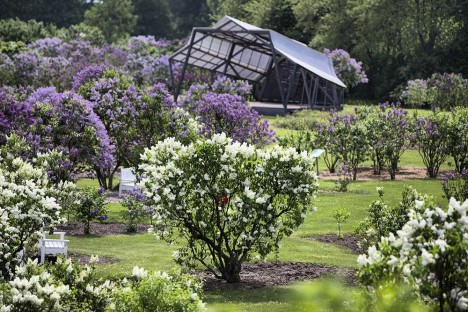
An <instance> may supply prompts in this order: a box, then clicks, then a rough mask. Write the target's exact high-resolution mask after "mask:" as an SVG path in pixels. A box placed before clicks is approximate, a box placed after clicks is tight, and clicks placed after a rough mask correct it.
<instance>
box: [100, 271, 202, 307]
mask: <svg viewBox="0 0 468 312" xmlns="http://www.w3.org/2000/svg"><path fill="white" fill-rule="evenodd" d="M132 280H133V281H131V282H128V281H127V282H123V283H122V285H121V286H120V287H119V288H118V289H117V290H116V291H114V293H113V294H112V296H113V297H112V299H113V302H112V303H111V305H110V306H109V311H117V312H119V311H121V312H127V311H135V312H144V311H187V312H196V311H205V304H204V303H203V302H202V301H201V299H200V296H201V292H202V284H201V282H200V281H198V280H197V279H195V278H193V277H191V276H190V275H187V274H182V273H180V272H174V273H172V274H167V273H166V272H154V273H148V272H147V271H145V270H144V269H143V268H138V267H134V268H133V272H132Z"/></svg>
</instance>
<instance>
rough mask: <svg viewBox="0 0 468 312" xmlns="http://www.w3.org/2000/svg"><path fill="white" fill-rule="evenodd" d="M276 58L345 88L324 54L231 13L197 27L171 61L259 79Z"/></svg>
mask: <svg viewBox="0 0 468 312" xmlns="http://www.w3.org/2000/svg"><path fill="white" fill-rule="evenodd" d="M277 57H284V58H286V59H289V60H290V61H291V62H293V63H295V64H297V65H299V66H301V67H303V68H304V69H306V70H308V71H310V72H312V73H314V74H316V75H318V76H320V77H322V78H323V79H325V80H327V81H329V82H332V83H334V84H336V85H337V86H340V87H343V88H346V85H345V84H344V83H343V82H342V81H341V80H340V79H339V78H338V77H337V76H336V74H335V70H334V68H333V63H332V60H331V59H330V58H329V57H328V56H326V55H325V54H323V53H320V52H318V51H316V50H313V49H311V48H309V47H307V46H306V45H305V44H303V43H301V42H298V41H296V40H293V39H290V38H288V37H286V36H284V35H281V34H279V33H277V32H275V31H273V30H269V29H262V28H259V27H256V26H253V25H250V24H248V23H245V22H242V21H239V20H237V19H235V18H232V17H230V16H224V17H223V18H222V19H221V20H220V21H218V22H217V23H216V24H215V25H214V26H212V27H195V28H194V29H193V30H192V35H191V37H190V40H189V42H188V43H187V45H185V46H184V47H182V48H181V49H179V50H178V51H176V52H175V53H174V54H173V55H171V56H170V61H171V62H174V61H175V62H182V63H185V65H192V66H196V67H200V68H204V69H207V70H210V71H214V72H219V73H222V74H225V75H228V76H233V77H238V78H240V79H245V80H249V81H254V82H256V81H259V80H261V79H262V78H263V77H265V76H267V75H268V73H269V72H270V71H271V70H272V67H273V64H274V62H275V59H276V58H277Z"/></svg>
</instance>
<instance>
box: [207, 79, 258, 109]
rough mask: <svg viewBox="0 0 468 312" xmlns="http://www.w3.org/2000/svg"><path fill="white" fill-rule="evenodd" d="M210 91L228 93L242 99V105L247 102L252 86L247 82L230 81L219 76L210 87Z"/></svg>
mask: <svg viewBox="0 0 468 312" xmlns="http://www.w3.org/2000/svg"><path fill="white" fill-rule="evenodd" d="M211 89H212V91H213V92H215V93H219V94H222V93H229V94H232V95H237V96H239V97H241V98H242V101H243V102H244V103H246V102H247V100H248V98H249V95H250V93H251V91H252V86H251V85H250V84H249V82H248V81H244V80H232V79H230V78H228V77H226V76H221V75H219V76H218V77H216V80H215V81H214V82H213V84H212V85H211Z"/></svg>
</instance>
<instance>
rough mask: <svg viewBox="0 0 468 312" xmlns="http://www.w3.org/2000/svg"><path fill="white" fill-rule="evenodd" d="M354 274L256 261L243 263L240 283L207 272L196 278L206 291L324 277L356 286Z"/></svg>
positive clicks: (293, 264)
mask: <svg viewBox="0 0 468 312" xmlns="http://www.w3.org/2000/svg"><path fill="white" fill-rule="evenodd" d="M356 272H357V270H355V269H344V268H336V267H331V266H325V265H320V264H313V263H291V262H259V263H251V264H244V265H243V266H242V271H241V273H240V276H241V282H240V283H236V284H228V283H227V282H226V281H224V280H220V279H217V278H215V277H214V276H213V274H212V273H210V272H208V271H199V272H197V275H198V276H199V277H201V278H202V279H203V280H204V289H205V290H206V291H210V290H229V289H252V288H261V287H268V286H278V285H286V284H290V283H293V282H296V281H305V280H312V279H317V278H323V277H327V276H329V277H331V276H335V277H337V276H338V277H339V278H341V279H344V280H345V281H346V282H347V283H348V284H350V285H357V279H356Z"/></svg>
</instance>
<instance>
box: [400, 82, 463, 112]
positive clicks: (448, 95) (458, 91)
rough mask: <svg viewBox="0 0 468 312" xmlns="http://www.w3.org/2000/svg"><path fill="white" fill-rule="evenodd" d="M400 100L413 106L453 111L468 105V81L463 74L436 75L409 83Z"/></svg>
mask: <svg viewBox="0 0 468 312" xmlns="http://www.w3.org/2000/svg"><path fill="white" fill-rule="evenodd" d="M400 98H401V99H402V100H403V101H405V103H407V104H409V105H411V106H424V105H428V106H430V107H431V108H432V109H435V108H439V109H443V110H452V109H454V108H455V107H466V106H467V105H468V79H465V78H464V77H463V76H462V75H461V74H455V73H443V74H439V73H434V74H433V75H432V76H431V77H430V78H428V79H415V80H410V81H408V82H407V85H406V87H405V89H404V90H403V91H402V93H401V95H400Z"/></svg>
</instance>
